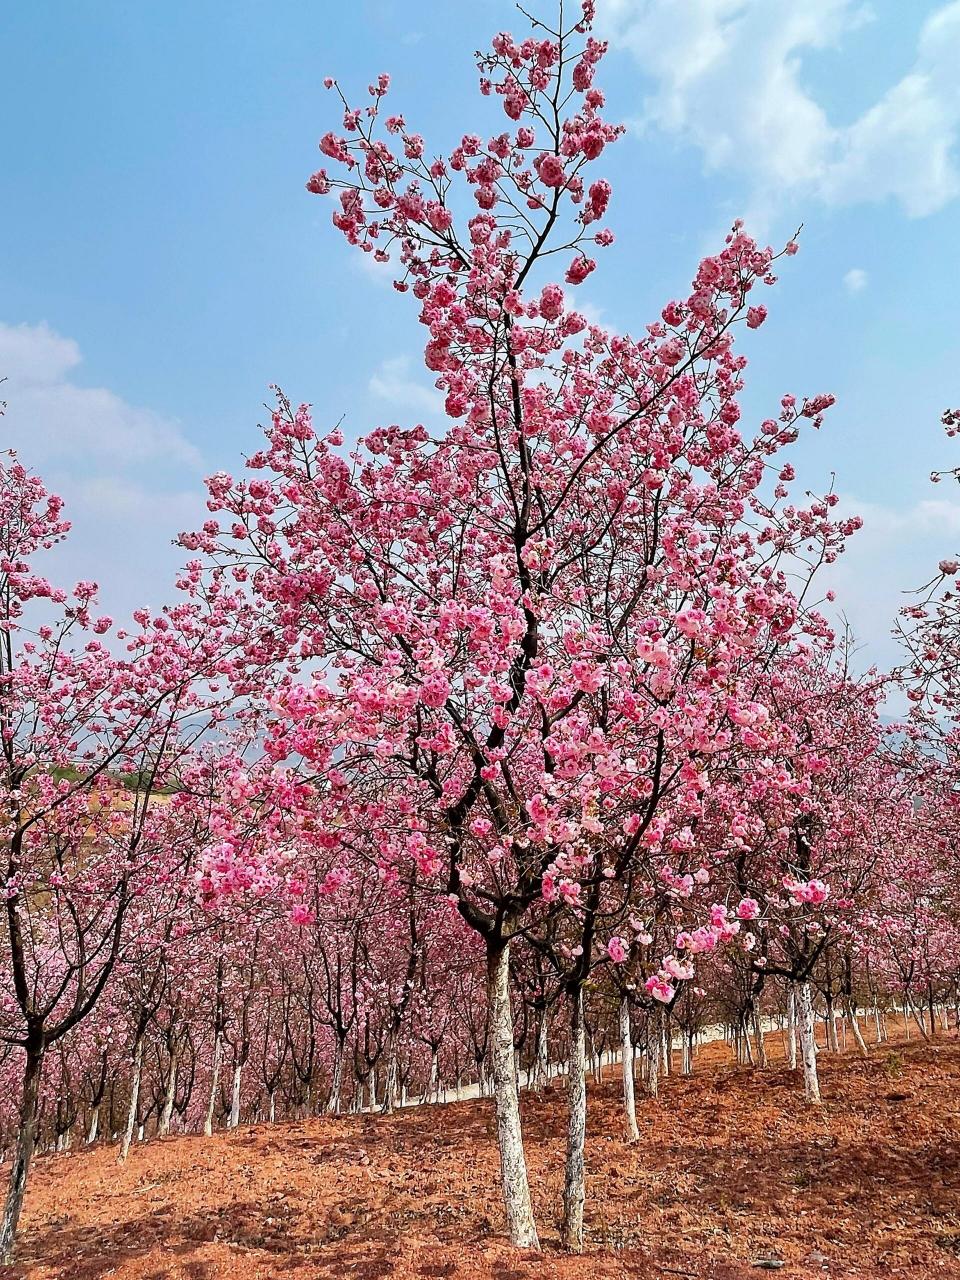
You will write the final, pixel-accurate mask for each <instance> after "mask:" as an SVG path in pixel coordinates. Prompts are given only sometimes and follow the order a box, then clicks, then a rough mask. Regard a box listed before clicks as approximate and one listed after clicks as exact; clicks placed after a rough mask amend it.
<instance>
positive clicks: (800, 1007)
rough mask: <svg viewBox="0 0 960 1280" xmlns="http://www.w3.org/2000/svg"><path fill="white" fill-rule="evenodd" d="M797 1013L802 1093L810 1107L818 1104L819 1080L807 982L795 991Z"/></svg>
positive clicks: (811, 1001)
mask: <svg viewBox="0 0 960 1280" xmlns="http://www.w3.org/2000/svg"><path fill="white" fill-rule="evenodd" d="M797 1012H798V1015H799V1016H798V1019H797V1021H798V1023H799V1028H798V1029H799V1032H800V1055H801V1058H802V1060H803V1092H804V1095H805V1097H806V1099H807V1102H809V1103H810V1104H811V1106H817V1105H819V1102H820V1078H819V1076H818V1075H817V1038H816V1032H815V1022H814V1016H813V993H812V992H811V990H810V983H809V982H801V983H800V984H799V986H798V990H797Z"/></svg>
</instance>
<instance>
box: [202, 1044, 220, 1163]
mask: <svg viewBox="0 0 960 1280" xmlns="http://www.w3.org/2000/svg"><path fill="white" fill-rule="evenodd" d="M222 1058H223V1041H222V1039H221V1038H220V1032H219V1031H218V1032H217V1038H216V1040H215V1041H214V1043H213V1074H212V1076H211V1079H210V1101H209V1102H208V1103H207V1114H206V1116H205V1117H204V1121H203V1132H204V1134H205V1135H206V1136H207V1137H208V1138H209V1137H210V1136H211V1134H212V1133H213V1112H214V1108H215V1107H216V1105H217V1092H218V1090H219V1088H220V1062H221V1059H222Z"/></svg>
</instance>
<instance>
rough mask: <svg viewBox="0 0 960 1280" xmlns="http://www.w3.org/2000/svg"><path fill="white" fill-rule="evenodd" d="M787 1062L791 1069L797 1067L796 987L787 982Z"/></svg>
mask: <svg viewBox="0 0 960 1280" xmlns="http://www.w3.org/2000/svg"><path fill="white" fill-rule="evenodd" d="M787 1064H788V1066H789V1067H790V1070H791V1071H796V1069H797V989H796V984H795V983H793V982H790V983H788V984H787Z"/></svg>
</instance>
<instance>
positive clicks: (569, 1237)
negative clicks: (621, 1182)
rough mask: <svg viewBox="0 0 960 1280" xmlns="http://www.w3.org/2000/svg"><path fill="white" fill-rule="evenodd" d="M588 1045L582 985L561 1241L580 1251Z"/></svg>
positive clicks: (576, 999)
mask: <svg viewBox="0 0 960 1280" xmlns="http://www.w3.org/2000/svg"><path fill="white" fill-rule="evenodd" d="M586 1072H587V1045H586V1035H585V1033H584V1025H583V987H581V986H578V987H577V989H576V991H575V992H574V993H573V994H572V995H571V996H570V1073H569V1075H568V1077H567V1106H568V1116H567V1163H566V1171H565V1175H564V1181H563V1233H562V1234H563V1244H564V1247H565V1248H567V1249H571V1250H572V1251H573V1252H574V1253H582V1252H583V1205H584V1200H585V1197H586V1187H585V1173H584V1147H585V1144H586V1139H587V1075H586Z"/></svg>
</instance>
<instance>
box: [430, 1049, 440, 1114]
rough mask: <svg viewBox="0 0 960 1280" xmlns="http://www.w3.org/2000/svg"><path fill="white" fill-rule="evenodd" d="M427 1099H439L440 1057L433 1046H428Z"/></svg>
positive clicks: (435, 1100)
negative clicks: (428, 1076)
mask: <svg viewBox="0 0 960 1280" xmlns="http://www.w3.org/2000/svg"><path fill="white" fill-rule="evenodd" d="M427 1099H428V1101H431V1102H439V1101H440V1058H439V1056H438V1053H437V1050H436V1049H435V1048H433V1046H431V1048H430V1083H429V1085H428V1086H427Z"/></svg>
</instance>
